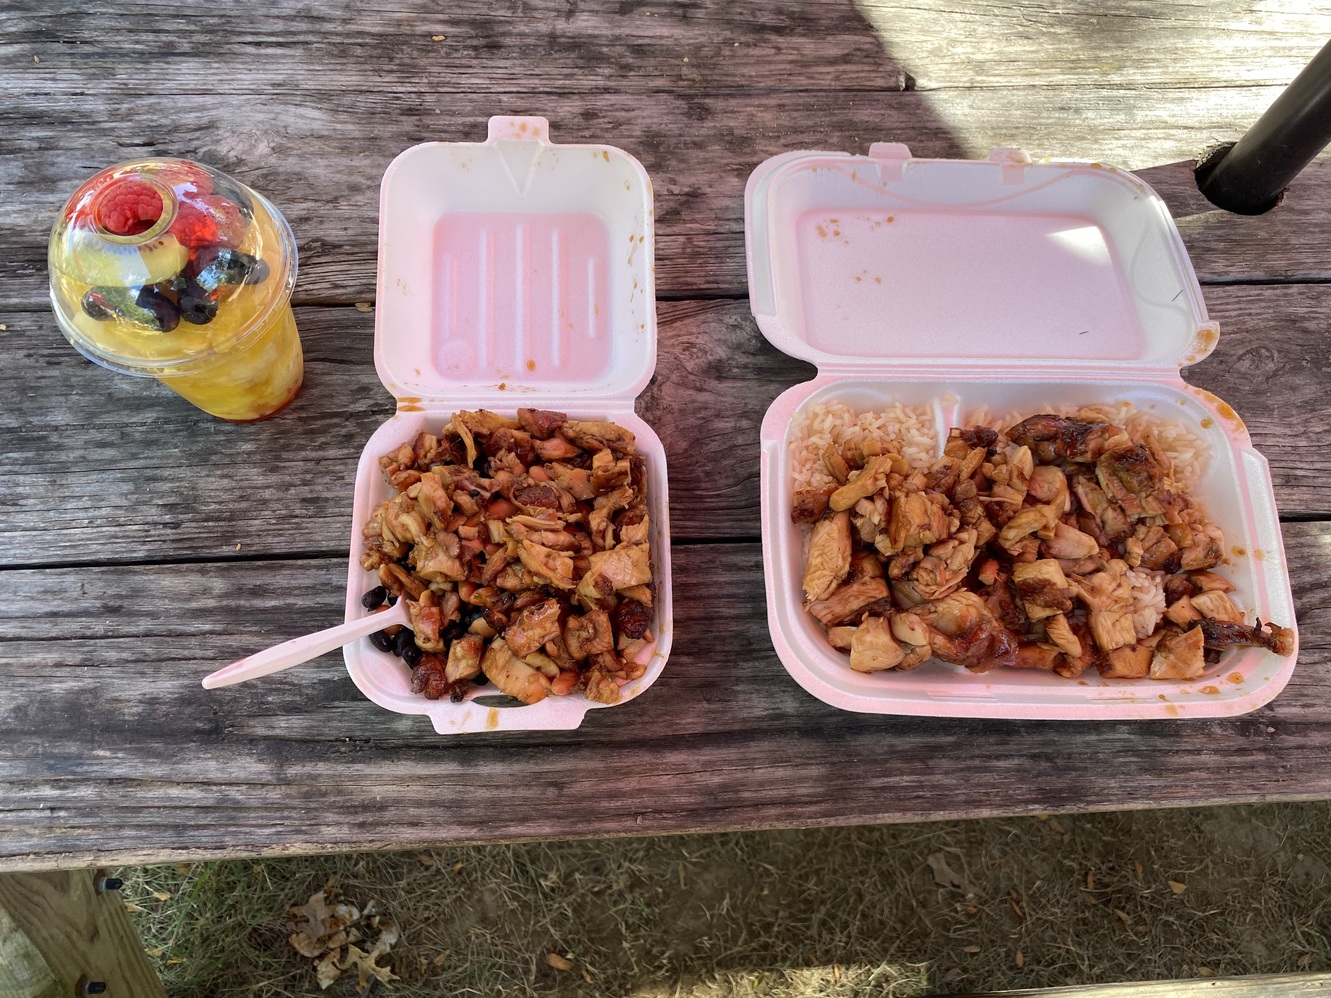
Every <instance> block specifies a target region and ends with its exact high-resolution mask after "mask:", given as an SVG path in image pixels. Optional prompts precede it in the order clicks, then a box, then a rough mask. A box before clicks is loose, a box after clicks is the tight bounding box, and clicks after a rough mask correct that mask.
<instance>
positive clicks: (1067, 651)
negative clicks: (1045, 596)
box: [1044, 613, 1085, 658]
mask: <svg viewBox="0 0 1331 998" xmlns="http://www.w3.org/2000/svg"><path fill="white" fill-rule="evenodd" d="M1044 633H1045V637H1047V638H1048V639H1049V641H1050V643H1051V644H1053V645H1055V646H1056V647H1057V648H1058V650H1059V651H1061V652H1062V653H1063V654H1064V655H1067V656H1068V657H1070V658H1081V657H1082V655H1083V654H1085V649H1083V648H1082V646H1081V638H1079V637H1077V634H1076V632H1075V631H1073V629H1072V625H1071V624H1069V623H1068V618H1067V617H1065V616H1063V614H1061V613H1056V614H1054V615H1053V616H1052V617H1046V618H1045V619H1044Z"/></svg>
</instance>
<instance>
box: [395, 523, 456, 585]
mask: <svg viewBox="0 0 1331 998" xmlns="http://www.w3.org/2000/svg"><path fill="white" fill-rule="evenodd" d="M460 550H461V544H460V542H459V541H458V537H457V535H456V534H448V533H443V532H440V531H435V532H434V533H433V534H431V535H430V536H429V537H427V538H425V540H423V541H421V542H420V543H418V544H417V545H416V546H415V547H414V548H412V549H411V555H410V556H409V558H408V561H409V562H410V564H411V567H412V568H413V569H414V570H415V572H416V574H417V575H419V576H420V577H421V578H422V579H426V580H427V581H430V582H439V581H453V582H460V581H461V580H463V579H465V578H467V570H466V568H464V567H463V565H462V562H461V560H460V559H459V558H458V554H459V552H460Z"/></svg>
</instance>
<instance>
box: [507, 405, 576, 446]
mask: <svg viewBox="0 0 1331 998" xmlns="http://www.w3.org/2000/svg"><path fill="white" fill-rule="evenodd" d="M567 421H568V416H566V415H565V414H564V413H562V412H553V411H551V410H549V409H519V410H518V423H519V424H521V426H522V428H523V429H524V430H526V431H527V432H528V433H530V434H531V435H532V436H533V437H536V438H537V439H538V440H548V439H550V438H551V437H553V436H554V435H555V434H556V433H558V432H559V428H560V427H561V426H563V425H564V423H566V422H567Z"/></svg>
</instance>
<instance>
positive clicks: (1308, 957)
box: [1295, 953, 1313, 970]
mask: <svg viewBox="0 0 1331 998" xmlns="http://www.w3.org/2000/svg"><path fill="white" fill-rule="evenodd" d="M1295 962H1296V963H1297V964H1298V967H1299V969H1300V970H1303V969H1304V968H1305V967H1307V966H1308V964H1310V963H1312V962H1313V955H1312V954H1311V953H1304V954H1303V956H1301V957H1299V958H1298V960H1296V961H1295Z"/></svg>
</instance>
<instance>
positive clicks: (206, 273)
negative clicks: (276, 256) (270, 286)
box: [185, 246, 268, 294]
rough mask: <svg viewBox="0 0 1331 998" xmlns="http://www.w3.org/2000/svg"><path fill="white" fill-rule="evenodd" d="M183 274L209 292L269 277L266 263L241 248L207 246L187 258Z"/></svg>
mask: <svg viewBox="0 0 1331 998" xmlns="http://www.w3.org/2000/svg"><path fill="white" fill-rule="evenodd" d="M185 274H186V276H188V277H192V278H193V279H194V281H195V283H197V284H198V286H199V287H201V288H202V289H203V290H204V291H205V292H206V293H208V294H211V293H212V292H214V291H216V290H217V289H218V288H220V287H222V286H223V285H226V284H244V283H247V282H248V283H250V284H257V283H259V282H260V281H262V280H263V279H264V278H265V277H267V276H268V265H267V264H266V263H264V262H263V261H262V260H259V259H257V258H256V257H253V256H250V254H248V253H242V252H240V250H233V249H225V248H222V247H218V246H206V247H204V248H203V249H201V250H198V251H197V252H196V253H195V254H194V255H193V256H192V257H191V258H190V262H189V265H188V266H187V267H186V268H185Z"/></svg>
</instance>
